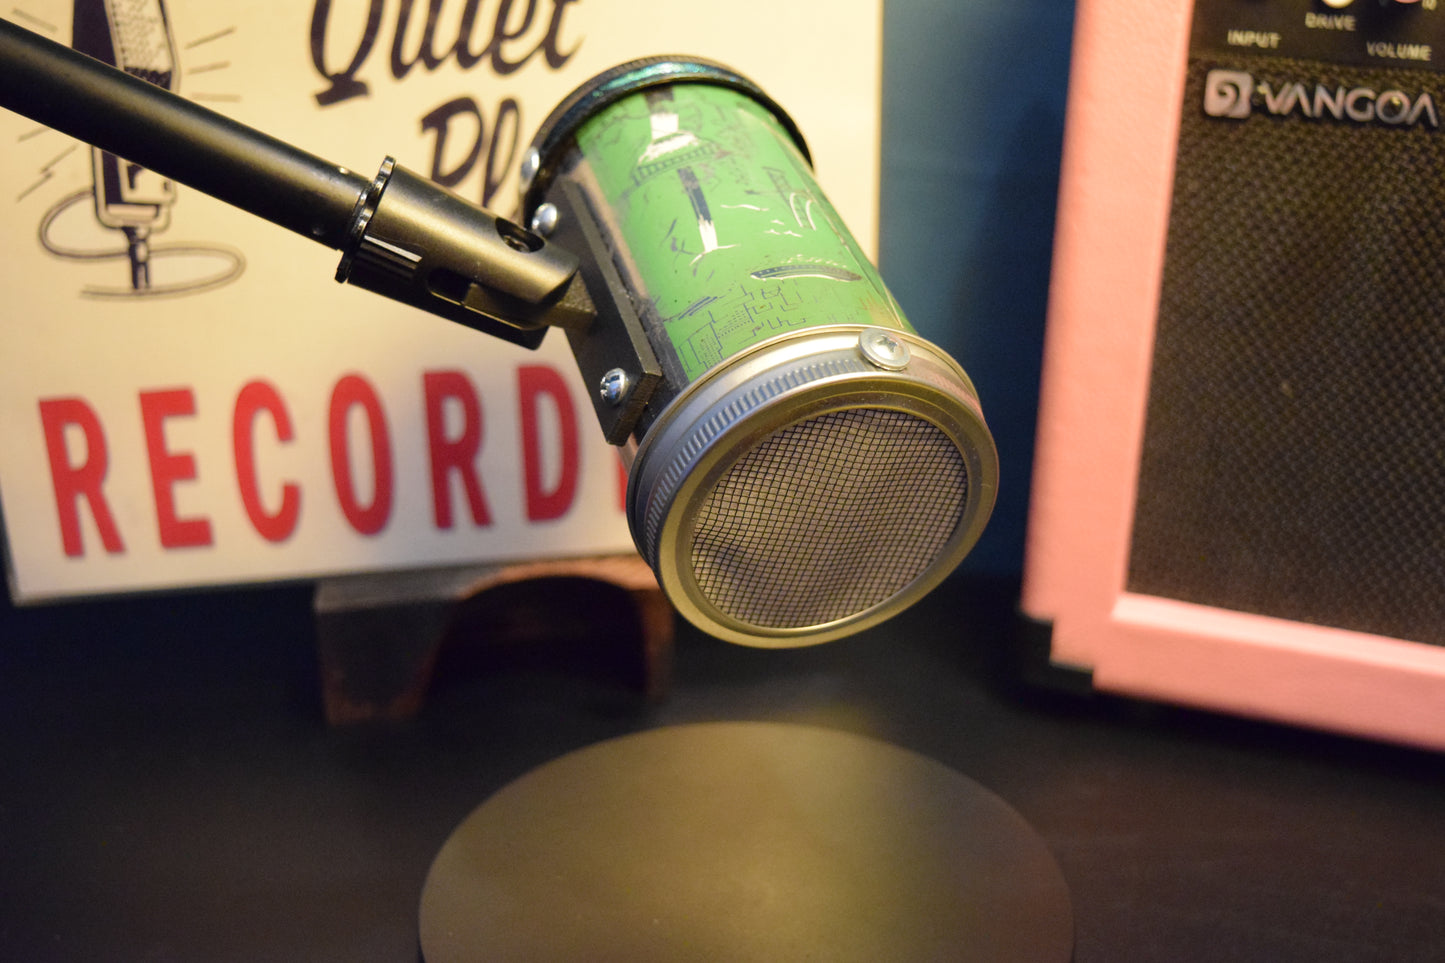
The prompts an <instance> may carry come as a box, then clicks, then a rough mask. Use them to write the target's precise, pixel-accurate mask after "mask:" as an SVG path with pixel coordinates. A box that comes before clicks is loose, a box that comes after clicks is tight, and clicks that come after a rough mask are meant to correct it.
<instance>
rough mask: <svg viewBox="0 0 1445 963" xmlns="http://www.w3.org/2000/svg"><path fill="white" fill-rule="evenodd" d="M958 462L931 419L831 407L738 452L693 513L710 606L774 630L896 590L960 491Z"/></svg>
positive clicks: (957, 512) (833, 615) (958, 504)
mask: <svg viewBox="0 0 1445 963" xmlns="http://www.w3.org/2000/svg"><path fill="white" fill-rule="evenodd" d="M967 482H968V477H967V467H966V465H965V463H964V460H963V456H962V455H961V454H960V452H959V451H958V448H957V447H956V446H955V445H954V443H953V442H952V441H951V440H950V439H949V438H948V436H947V435H945V434H944V433H943V432H942V431H941V430H939V428H937V427H936V426H935V425H933V424H931V423H930V422H928V421H926V420H924V419H922V418H919V417H916V416H914V415H911V414H906V413H903V412H898V411H890V410H886V409H874V408H855V409H848V410H843V411H835V412H829V413H827V414H824V415H820V416H818V417H815V418H812V419H809V420H807V421H803V422H800V423H799V424H796V425H793V426H791V427H789V428H785V429H783V430H781V431H778V432H776V433H774V434H773V435H771V436H769V437H768V438H766V439H765V440H763V441H762V442H761V443H760V444H758V445H757V446H755V447H754V448H753V449H751V450H750V451H749V452H747V453H746V454H744V455H743V457H742V458H740V459H739V460H738V461H737V463H736V464H735V465H733V467H732V468H730V469H729V470H728V471H727V473H726V474H725V475H724V476H723V478H722V479H721V481H720V482H719V484H718V485H717V486H716V487H715V488H714V489H713V490H712V491H711V492H710V493H708V495H706V496H705V497H704V499H703V501H702V502H701V504H700V506H699V508H698V510H697V512H696V514H695V516H694V519H695V524H694V529H693V542H692V553H691V564H692V571H693V576H694V578H695V579H696V582H697V585H698V588H699V590H700V591H701V592H702V594H703V595H704V596H705V597H706V598H707V599H708V600H709V601H710V602H711V603H712V604H713V605H714V606H716V607H717V609H718V610H719V611H721V612H723V613H724V614H725V615H728V616H730V617H732V618H735V619H738V620H740V621H742V622H745V623H748V624H751V625H756V626H761V627H766V628H773V629H791V628H801V627H805V626H813V625H822V624H825V623H828V622H832V621H835V620H837V619H841V618H844V617H847V616H851V615H854V614H856V613H858V612H861V611H864V610H866V609H869V608H871V607H872V606H874V605H876V604H878V603H880V602H884V601H886V600H888V599H889V598H891V597H892V596H893V595H895V594H897V593H898V592H900V591H902V590H903V589H904V588H906V587H907V586H908V585H909V584H910V583H912V582H913V580H914V579H915V578H917V577H918V576H919V575H921V574H922V573H923V572H924V571H925V570H926V569H927V568H928V566H929V565H930V564H931V563H932V562H933V561H934V560H935V559H936V558H937V557H938V555H939V553H940V551H941V550H942V549H943V546H944V545H945V544H946V543H947V542H948V540H949V538H950V537H952V535H953V534H954V531H955V529H957V527H958V524H959V521H960V520H961V518H962V515H963V510H964V507H965V505H966V504H967V501H968V492H967Z"/></svg>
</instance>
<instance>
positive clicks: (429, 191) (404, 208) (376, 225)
mask: <svg viewBox="0 0 1445 963" xmlns="http://www.w3.org/2000/svg"><path fill="white" fill-rule="evenodd" d="M346 235H347V236H346V241H345V243H344V244H343V246H342V249H341V250H342V254H341V263H340V264H339V265H338V266H337V269H336V280H338V281H342V282H347V283H351V284H355V285H357V286H358V287H362V288H365V289H367V290H369V291H372V292H374V293H376V294H381V295H384V296H385V297H388V298H391V299H392V300H395V301H401V302H402V303H404V304H409V305H412V306H413V307H417V308H421V309H422V310H424V311H427V312H430V313H432V314H436V315H439V316H441V317H443V318H446V319H448V320H450V321H455V322H457V323H459V324H463V325H465V326H467V327H469V328H473V329H475V330H478V331H481V332H484V333H486V334H490V335H493V336H495V337H498V338H501V339H503V340H505V341H510V342H512V343H513V344H519V345H522V346H523V347H526V348H535V347H537V345H538V344H540V343H541V341H542V338H543V336H544V335H545V334H546V332H547V328H548V327H559V328H564V329H568V330H569V331H570V330H575V329H579V328H585V327H588V326H590V325H591V323H592V320H593V318H594V317H595V316H596V309H595V308H594V306H593V303H592V300H591V298H589V297H588V294H587V290H586V288H585V287H584V285H583V283H582V281H581V279H580V278H579V276H578V266H579V265H578V259H577V257H576V256H575V255H573V254H572V253H571V252H570V251H568V250H566V249H565V248H563V247H559V246H558V245H555V244H548V243H547V241H546V240H545V239H544V238H542V237H541V236H539V235H538V234H536V233H534V232H532V231H529V230H527V229H525V228H523V227H522V226H521V225H519V224H515V223H513V222H512V221H509V220H507V219H506V218H503V217H500V216H498V215H496V214H493V213H491V212H489V211H486V210H484V209H482V208H480V207H477V206H475V205H472V204H469V203H467V202H466V201H464V200H462V199H461V198H458V197H456V196H455V195H453V194H451V193H449V192H447V191H445V190H442V189H441V188H438V187H437V186H436V185H435V184H432V183H431V182H429V181H427V180H426V179H425V178H423V177H421V176H419V175H417V174H414V173H412V172H411V171H409V170H407V169H406V168H404V167H400V166H398V165H397V164H396V163H395V161H394V160H393V159H392V158H390V157H388V158H387V159H386V161H385V162H384V163H383V164H382V166H381V170H380V172H379V173H378V174H377V175H376V179H375V180H374V181H372V184H371V187H370V189H368V190H367V191H366V192H364V193H363V194H362V195H361V196H360V197H359V198H358V199H357V202H356V207H355V209H354V210H353V211H352V215H351V221H350V224H349V226H348V228H347V232H346Z"/></svg>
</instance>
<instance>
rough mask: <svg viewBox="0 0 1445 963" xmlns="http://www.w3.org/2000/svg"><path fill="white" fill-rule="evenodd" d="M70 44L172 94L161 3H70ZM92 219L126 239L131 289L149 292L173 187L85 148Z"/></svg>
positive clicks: (170, 47)
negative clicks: (156, 237)
mask: <svg viewBox="0 0 1445 963" xmlns="http://www.w3.org/2000/svg"><path fill="white" fill-rule="evenodd" d="M71 33H72V46H73V47H74V48H75V49H76V50H78V51H80V52H81V53H83V54H86V55H88V56H91V57H94V58H95V59H96V60H99V61H100V62H102V63H106V64H110V65H111V66H112V67H116V68H118V69H120V70H123V71H125V72H126V73H128V74H130V75H131V76H133V77H139V78H140V79H141V80H144V81H147V82H148V83H152V84H155V85H156V86H158V87H162V88H164V89H166V90H169V91H175V89H176V86H177V84H176V82H177V80H178V79H179V76H180V71H179V70H178V69H177V67H176V50H175V41H174V39H173V38H172V36H171V28H170V19H169V18H168V17H167V16H166V9H165V6H164V5H163V4H162V3H161V0H150V2H148V3H136V2H130V3H117V2H115V0H75V17H74V23H73V27H72V31H71ZM91 151H92V159H91V167H92V170H93V174H94V178H95V189H94V197H95V216H96V219H97V220H98V221H100V223H101V224H103V225H104V226H106V227H109V228H112V229H114V230H118V231H120V232H122V233H123V234H124V235H125V238H126V255H127V257H128V258H129V260H130V281H131V287H132V288H133V289H134V290H137V291H141V290H146V289H148V288H150V286H151V280H150V238H151V235H152V234H157V233H160V232H161V231H164V230H165V229H166V224H167V222H168V221H169V219H170V209H171V205H172V204H173V203H174V202H175V198H176V191H175V185H174V184H172V183H171V182H170V181H168V180H164V179H160V178H156V177H154V176H152V175H151V174H150V172H149V171H147V170H146V169H145V168H144V167H142V166H141V165H139V164H136V163H134V162H132V161H129V160H126V159H124V158H121V157H117V156H116V155H115V154H112V153H111V152H110V151H107V150H101V149H100V148H98V147H93V148H91Z"/></svg>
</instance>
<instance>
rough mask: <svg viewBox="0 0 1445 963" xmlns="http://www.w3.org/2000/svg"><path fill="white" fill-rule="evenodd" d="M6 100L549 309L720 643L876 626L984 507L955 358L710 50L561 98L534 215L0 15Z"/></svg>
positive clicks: (524, 315)
mask: <svg viewBox="0 0 1445 963" xmlns="http://www.w3.org/2000/svg"><path fill="white" fill-rule="evenodd" d="M0 106H3V107H5V108H8V109H10V110H14V111H16V112H18V113H21V114H24V115H26V116H28V117H30V118H32V119H34V120H37V121H39V122H41V123H44V124H47V125H48V126H51V127H54V128H56V129H57V130H60V131H62V132H64V133H67V134H70V135H71V136H74V137H77V138H79V139H81V140H84V141H87V142H89V143H91V144H94V145H96V146H97V147H100V148H102V149H104V150H107V151H110V152H112V153H114V154H116V155H118V156H120V157H124V158H127V159H128V160H130V161H132V162H134V163H137V164H141V165H144V166H145V167H147V168H149V169H151V170H154V171H156V172H158V173H160V174H162V175H163V176H166V177H170V178H173V179H174V180H176V181H178V182H180V183H183V184H187V185H189V186H191V187H193V188H195V189H197V190H200V191H202V192H204V193H207V194H210V195H212V196H214V197H216V198H218V199H220V200H222V201H225V202H227V203H229V204H232V205H235V206H236V207H239V208H242V209H243V210H247V211H250V212H252V213H254V214H257V215H259V216H261V217H264V218H266V219H267V220H270V221H272V222H273V223H276V224H278V225H280V226H282V227H285V228H287V229H289V230H292V231H295V232H297V233H300V234H304V235H306V236H308V237H311V238H312V239H314V240H316V241H319V242H321V243H323V244H326V245H327V246H329V247H332V248H335V249H337V250H339V251H341V263H340V265H339V267H338V269H337V279H338V280H340V281H346V282H349V283H352V284H358V285H360V286H362V287H365V288H368V289H370V290H372V291H375V292H377V293H380V294H384V295H386V296H388V297H391V298H393V299H396V300H399V301H402V302H404V303H407V304H411V305H413V306H415V307H419V308H422V309H424V310H427V311H430V312H432V313H434V314H437V315H440V316H442V317H446V318H449V319H451V320H454V321H458V322H460V323H462V324H465V325H467V326H469V327H472V328H475V329H477V330H480V331H484V332H486V333H489V334H493V335H496V336H498V337H501V338H504V339H506V340H508V341H511V342H513V343H516V344H521V345H524V346H527V347H536V346H537V345H538V344H539V343H540V341H541V339H542V337H543V335H544V334H545V333H546V329H547V328H548V327H561V328H563V329H565V330H566V331H567V335H568V338H569V341H570V342H571V345H572V348H573V352H574V354H575V355H576V358H577V362H578V366H579V368H580V369H581V371H582V375H583V378H584V379H585V380H586V381H587V382H588V383H590V384H592V385H594V386H596V389H597V390H596V393H595V397H594V405H595V407H596V409H597V413H598V417H599V420H600V422H601V425H602V428H603V431H604V433H605V434H606V436H607V439H608V441H610V442H611V443H613V444H617V445H622V446H624V451H625V453H627V454H629V455H630V456H631V464H630V473H629V475H630V477H629V487H628V499H627V501H628V519H629V524H630V526H631V528H632V533H633V537H634V540H635V541H636V543H637V546H638V549H639V551H640V552H641V553H642V555H643V557H644V558H645V559H646V560H647V561H648V563H649V564H650V565H651V566H652V568H653V570H654V572H655V573H656V574H657V577H658V581H659V582H660V584H661V585H662V588H663V590H664V592H665V593H666V594H667V596H668V598H669V599H670V600H671V601H672V603H673V604H674V605H675V606H676V607H677V609H678V611H679V612H680V613H681V614H683V615H684V616H685V617H686V618H687V619H688V620H689V621H691V622H693V623H694V624H695V625H697V626H699V627H700V628H702V629H704V630H705V631H708V632H710V633H712V634H714V635H717V636H718V637H720V638H724V639H727V640H730V641H734V642H739V643H743V644H748V645H760V646H793V645H805V644H811V643H814V642H822V641H826V640H828V639H833V638H838V637H840V636H843V635H847V634H850V633H853V632H856V631H859V630H861V629H864V628H867V627H869V626H871V625H875V624H877V623H879V622H881V621H883V620H884V619H886V618H888V617H890V616H892V615H894V614H896V613H897V612H899V611H901V610H902V609H903V608H905V607H907V606H908V605H910V604H912V603H913V602H914V601H916V600H918V599H919V598H921V597H922V596H923V595H924V594H926V593H927V592H928V591H929V590H931V589H932V588H934V587H936V586H937V584H938V583H939V582H941V581H942V580H943V578H944V577H946V576H947V575H948V574H949V572H951V571H952V570H953V569H954V568H955V567H956V566H957V564H958V563H959V562H960V561H961V560H962V559H963V557H964V556H965V555H966V554H967V552H968V550H969V549H970V548H971V547H972V546H973V544H974V542H975V541H976V540H977V538H978V536H979V534H980V533H981V531H982V529H983V526H984V524H985V522H986V521H987V518H988V515H989V512H990V511H991V509H992V506H993V501H994V494H995V490H996V487H997V476H998V463H997V455H996V453H995V449H994V445H993V441H992V438H991V436H990V435H989V431H988V428H987V426H986V424H985V422H984V419H983V415H982V412H981V409H980V407H979V403H978V398H977V395H976V393H975V391H974V388H973V385H972V383H971V382H970V381H969V380H968V376H967V375H966V374H965V373H964V371H963V369H962V368H961V367H959V365H958V364H957V363H956V362H955V361H953V360H952V359H951V358H949V357H948V356H947V355H946V354H945V353H944V352H942V351H941V350H940V349H938V348H937V347H935V346H933V345H932V344H930V343H929V342H927V341H925V340H923V339H922V338H920V337H919V336H918V335H917V334H916V333H915V332H914V331H913V329H912V328H911V326H909V324H908V322H907V321H906V320H905V319H904V318H903V315H902V313H901V312H900V311H899V309H898V306H897V304H896V303H895V302H894V300H893V298H892V296H891V295H890V294H889V293H888V291H887V288H886V287H885V286H884V285H883V282H882V281H881V279H880V278H879V277H878V274H877V272H876V270H875V269H874V268H873V266H872V265H871V264H870V263H869V262H868V261H867V259H866V257H865V256H864V255H863V254H862V253H861V251H860V250H859V249H858V246H857V244H856V242H855V241H854V239H853V238H852V236H851V235H850V234H849V233H848V231H847V228H846V227H845V226H844V225H843V223H842V221H841V219H839V218H838V216H837V214H836V212H835V211H834V210H833V208H832V207H831V205H829V204H828V202H827V199H826V198H825V197H824V196H823V193H822V191H821V190H820V189H819V188H818V186H817V184H816V182H815V181H814V179H813V176H812V172H811V168H810V164H809V161H808V158H807V151H806V147H805V145H804V143H803V140H802V137H801V136H800V135H799V133H798V131H797V129H796V127H795V126H794V125H793V124H792V122H791V121H790V120H789V119H788V117H787V115H786V113H784V112H783V110H782V109H781V108H780V107H778V105H777V104H775V103H774V102H773V101H772V100H771V99H770V98H768V97H767V95H766V94H764V93H763V92H762V91H761V90H760V89H759V88H758V87H757V86H756V85H754V84H753V83H752V82H750V81H749V80H747V79H746V78H744V77H742V76H740V75H739V74H737V73H735V72H733V71H731V70H729V69H728V68H726V67H723V66H721V65H719V64H715V63H711V62H708V61H704V60H698V59H694V58H649V59H646V60H641V61H636V62H633V63H630V64H624V65H622V66H620V67H617V68H614V69H613V70H610V71H608V72H606V73H604V74H602V75H600V76H598V77H596V78H594V79H593V80H592V81H589V82H588V83H587V84H585V85H583V86H582V87H581V88H579V90H577V91H576V92H574V93H573V94H572V95H570V96H569V97H568V98H566V99H565V100H564V101H563V102H562V103H561V104H560V105H559V106H558V108H557V109H556V110H555V111H554V112H553V113H552V115H551V116H550V117H549V118H548V119H547V121H546V122H545V123H544V124H543V125H542V128H541V130H540V132H539V133H538V135H537V138H536V139H535V141H534V143H533V145H532V149H531V151H530V152H529V154H528V157H527V159H526V162H525V163H524V170H523V180H524V191H525V196H524V200H523V208H522V219H523V220H524V221H525V222H526V223H527V224H528V225H529V227H523V226H521V225H520V224H517V223H514V222H512V221H510V220H508V219H506V218H502V217H498V216H497V215H495V214H492V213H490V212H487V211H485V210H482V209H481V208H479V207H476V206H475V205H472V204H470V203H468V202H466V201H463V200H461V199H460V198H457V197H455V196H454V195H452V194H450V193H448V192H447V191H445V190H443V189H442V188H440V187H437V186H436V185H434V184H432V183H430V182H429V181H427V180H425V179H424V178H422V177H420V176H418V175H416V174H413V173H411V172H409V171H407V170H405V169H404V168H401V167H398V166H396V165H395V164H393V163H392V162H391V160H389V159H388V160H387V161H386V162H385V163H384V164H383V165H382V169H381V171H380V173H379V174H378V175H377V176H376V177H375V178H366V177H363V176H361V175H358V174H356V173H354V172H352V171H350V170H348V169H346V168H343V167H340V166H337V165H335V164H331V163H328V162H326V161H324V160H321V159H320V158H317V157H314V156H312V155H310V154H307V153H305V152H303V151H300V150H298V149H297V148H295V147H292V146H290V145H288V144H285V143H283V142H281V141H278V140H276V139H274V138H272V137H269V136H267V135H265V134H262V133H260V132H259V131H255V130H253V129H251V128H248V127H245V126H243V125H241V124H237V123H236V122H234V121H231V120H229V119H227V118H225V117H223V116H221V115H219V114H216V113H214V112H211V111H209V110H206V109H205V108H202V107H199V106H197V105H195V104H193V103H191V102H189V101H187V100H185V99H183V98H180V97H177V96H175V95H174V94H171V93H170V92H168V91H165V90H161V89H160V88H158V87H156V86H154V85H152V84H150V83H147V82H146V81H145V80H143V79H139V78H137V77H133V76H128V75H126V74H124V73H122V72H118V71H116V70H114V69H112V68H110V67H107V66H104V65H102V64H100V63H97V62H96V61H94V60H92V59H90V58H87V57H85V56H83V55H81V54H78V53H76V52H75V51H72V50H71V49H69V48H67V47H64V46H62V45H59V44H55V43H53V42H51V41H48V40H46V39H44V38H41V37H38V36H36V35H34V34H32V33H30V32H29V31H25V30H23V29H21V28H19V27H17V26H15V25H13V24H10V23H7V22H5V21H0ZM549 238H550V241H549Z"/></svg>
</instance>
